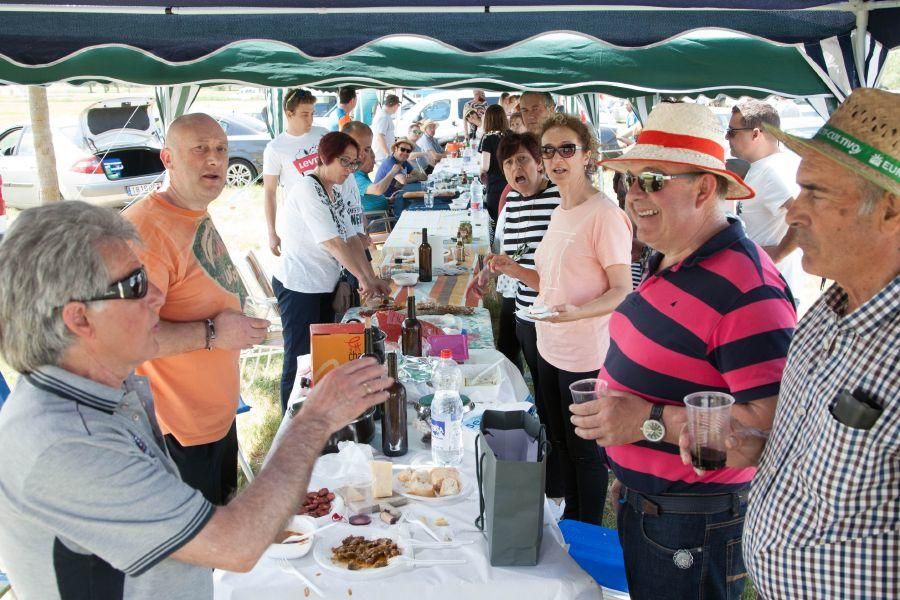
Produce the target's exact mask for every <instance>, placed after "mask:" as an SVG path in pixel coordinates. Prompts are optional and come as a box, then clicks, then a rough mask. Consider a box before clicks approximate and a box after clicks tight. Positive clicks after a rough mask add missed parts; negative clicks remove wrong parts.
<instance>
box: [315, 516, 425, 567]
mask: <svg viewBox="0 0 900 600" xmlns="http://www.w3.org/2000/svg"><path fill="white" fill-rule="evenodd" d="M349 535H361V536H363V537H365V538H366V539H369V540H374V539H377V538H391V539H392V540H394V542H396V543H397V546H399V548H400V553H401V554H402V555H403V556H406V557H408V558H413V554H412V548H411V547H410V546H409V545H408V544H407V543H405V542H404V540H403V539H401V537H400V530H399V529H398V528H396V527H395V528H394V529H384V528H381V527H376V526H372V525H367V526H365V527H354V526H353V525H338V526H336V527H332V528H331V529H329V530H328V531H323V532H322V535H321V536H319V539H318V540H316V547H315V548H313V558H314V559H315V560H316V562H317V563H318V564H319V566H321V567H322V568H323V569H325V570H326V571H330V572H332V573H337V574H339V575H341V576H342V577H346V578H348V579H380V578H382V577H390V576H392V575H395V574H397V573H399V572H402V571H404V570H406V569H408V568H409V563H408V562H404V561H398V560H393V561H389V562H388V566H386V567H380V568H377V569H360V570H359V571H351V570H350V569H348V568H347V567H345V566H344V565H342V564H339V563H335V562H334V561H333V560H331V549H332V548H335V547H337V546H340V545H341V541H342V540H343V539H344V538H346V537H347V536H349Z"/></svg>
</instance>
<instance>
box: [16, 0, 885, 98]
mask: <svg viewBox="0 0 900 600" xmlns="http://www.w3.org/2000/svg"><path fill="white" fill-rule="evenodd" d="M0 13H2V18H0V60H2V62H3V63H5V67H8V68H10V69H11V71H7V74H6V75H5V76H0V80H5V81H7V82H12V83H34V82H35V78H34V77H33V76H31V77H30V76H28V75H27V74H26V73H28V72H29V71H28V69H29V68H30V67H42V66H44V67H49V66H53V67H56V66H58V64H76V63H72V62H70V60H67V59H71V58H73V57H75V56H76V55H81V54H82V53H85V52H86V51H87V53H92V52H93V51H94V50H96V49H103V48H106V49H112V48H120V49H125V48H130V49H133V51H136V52H138V53H142V54H144V55H146V56H148V57H154V58H155V59H158V60H159V61H162V62H165V63H168V64H173V63H177V64H179V65H182V66H184V65H187V64H190V63H192V62H193V61H201V62H205V61H207V60H208V59H210V58H212V57H213V56H214V55H215V54H216V53H218V52H220V51H221V50H222V49H227V48H233V47H236V46H235V45H236V44H240V43H242V42H245V41H248V40H260V41H262V42H272V43H274V44H275V45H282V47H284V48H285V49H286V51H288V50H287V49H291V48H293V49H294V50H296V52H297V53H299V56H302V57H305V58H310V59H311V58H340V57H343V56H344V55H347V54H348V53H352V52H355V51H358V50H359V49H364V48H365V47H366V46H367V45H368V44H372V43H374V42H377V41H379V40H382V39H383V38H385V37H386V36H391V35H397V34H407V35H417V36H420V37H423V38H429V39H433V40H436V41H438V42H440V43H441V44H444V45H446V46H447V47H450V48H453V49H455V50H458V51H459V52H460V54H461V55H464V56H473V55H475V54H478V53H484V52H492V51H497V50H501V49H509V48H511V47H512V46H515V45H517V44H521V43H522V42H523V41H526V40H529V39H531V38H533V37H535V36H539V35H541V34H544V33H547V32H570V33H579V34H581V35H583V36H586V37H587V38H590V39H593V40H595V41H598V42H599V41H602V42H604V43H606V44H608V45H609V46H610V47H611V48H637V47H646V46H651V45H654V44H660V43H663V42H665V41H666V40H669V39H670V38H672V37H673V36H678V35H681V34H683V33H685V32H689V31H693V30H696V29H701V28H703V29H706V28H719V29H723V30H727V31H734V32H742V33H746V34H748V35H751V36H755V37H758V38H761V39H765V40H769V41H774V42H778V43H785V44H796V45H798V47H802V49H803V53H804V55H805V57H806V58H807V60H808V61H809V63H810V64H811V65H815V66H816V68H818V69H819V70H820V71H821V75H822V77H823V79H824V80H825V81H826V83H827V84H828V85H829V87H830V88H831V92H832V93H833V94H834V95H835V96H836V97H837V98H838V100H840V99H842V98H843V97H844V96H845V95H846V94H847V93H849V91H850V89H852V88H854V87H858V86H860V85H873V84H874V83H875V80H876V78H877V75H878V72H879V70H880V68H881V66H882V65H883V63H884V60H885V55H886V51H885V49H890V48H893V47H894V46H896V45H897V44H898V43H900V2H898V0H869V1H863V0H851V1H849V2H837V3H832V2H829V1H828V0H706V1H699V2H698V1H690V0H605V1H599V2H590V1H585V0H571V1H569V0H567V3H566V4H561V5H552V4H543V3H542V0H497V1H495V2H492V3H490V4H489V5H485V4H484V1H483V0H481V1H478V0H420V1H419V2H417V3H416V6H415V9H414V10H411V9H410V7H409V6H408V5H400V4H397V3H395V2H388V1H387V0H343V1H341V2H340V3H336V2H331V3H327V4H326V3H323V2H322V0H226V1H221V0H219V1H214V0H184V1H177V0H79V2H78V4H77V5H53V4H47V3H45V2H42V1H41V0H16V2H15V3H6V2H0ZM230 56H231V58H232V59H233V61H232V62H230V63H227V64H223V63H218V65H219V66H220V67H221V68H222V69H223V72H222V76H223V77H222V79H225V80H240V81H251V80H253V78H252V77H251V78H249V79H245V78H244V77H243V76H242V75H241V74H242V73H243V72H244V70H245V69H246V68H247V66H248V64H249V62H250V61H251V60H252V59H255V58H257V57H256V56H255V55H254V53H253V52H252V51H251V53H250V54H249V56H247V57H246V58H247V59H250V60H242V59H243V58H244V57H242V55H241V53H240V52H238V53H236V54H234V53H233V54H230ZM113 58H117V59H118V60H121V59H122V55H115V56H113ZM289 64H290V63H289ZM105 66H106V67H107V68H109V69H113V70H115V69H116V68H121V63H119V62H108V63H106V65H105ZM270 67H271V68H272V70H273V71H275V70H277V68H278V65H277V64H273V65H270ZM16 68H18V69H16ZM4 70H5V69H4ZM181 72H182V73H183V74H184V75H185V76H191V71H190V70H183V71H181ZM55 73H57V75H56V77H57V79H56V80H58V79H68V78H69V77H67V76H65V75H63V74H60V72H59V71H58V70H57V71H55ZM94 75H99V74H97V73H95V74H94ZM17 77H18V78H17ZM45 81H46V80H45ZM186 82H188V81H187V80H185V79H182V80H179V81H170V82H169V83H186ZM267 84H268V85H271V84H270V83H267ZM282 85H283V84H282ZM644 86H645V87H652V82H651V81H650V80H649V79H648V80H647V81H645V82H644Z"/></svg>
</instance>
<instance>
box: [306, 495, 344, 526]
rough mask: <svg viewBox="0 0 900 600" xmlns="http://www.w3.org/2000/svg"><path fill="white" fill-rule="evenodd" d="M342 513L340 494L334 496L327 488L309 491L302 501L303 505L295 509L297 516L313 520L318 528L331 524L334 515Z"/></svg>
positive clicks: (342, 505) (342, 501)
mask: <svg viewBox="0 0 900 600" xmlns="http://www.w3.org/2000/svg"><path fill="white" fill-rule="evenodd" d="M343 511H344V499H343V498H341V496H340V494H335V493H334V492H332V491H331V490H329V489H328V488H321V489H318V490H310V491H308V492H307V493H306V498H304V499H303V504H301V505H300V508H298V509H297V514H298V515H304V516H307V517H311V518H313V519H315V521H316V523H317V524H318V526H319V527H322V526H323V525H327V524H328V523H331V522H332V521H333V520H334V519H332V516H333V515H334V514H336V513H337V514H341V513H343Z"/></svg>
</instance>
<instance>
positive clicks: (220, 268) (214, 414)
mask: <svg viewBox="0 0 900 600" xmlns="http://www.w3.org/2000/svg"><path fill="white" fill-rule="evenodd" d="M123 216H124V217H125V218H126V219H128V220H129V221H131V223H133V224H134V226H135V228H137V230H138V233H140V235H141V238H142V239H143V241H144V244H143V246H140V247H137V248H136V251H137V254H138V256H139V257H140V259H141V260H142V261H143V263H144V266H145V267H146V268H147V273H148V274H149V275H150V281H151V282H152V283H153V284H154V285H155V286H156V287H158V288H159V289H160V290H161V291H162V294H163V296H165V303H164V304H163V306H162V308H160V310H159V316H160V318H161V319H163V320H165V321H173V322H191V321H201V320H204V319H212V318H214V317H215V316H216V315H218V314H219V313H220V312H222V311H223V310H225V309H229V308H230V309H234V310H242V307H243V305H244V301H245V300H246V298H247V290H246V289H245V288H244V284H243V282H242V281H241V278H240V275H239V274H238V270H237V268H236V267H235V266H234V263H232V262H231V257H230V256H229V255H228V249H227V248H226V247H225V243H224V242H223V241H222V238H221V237H220V236H219V232H218V231H216V227H215V225H213V222H212V220H211V219H210V218H209V213H207V212H206V211H193V210H187V209H183V208H178V207H176V206H173V205H172V204H169V203H168V202H167V201H166V200H164V199H163V197H162V195H160V194H158V193H154V194H150V195H149V196H147V197H146V198H144V199H143V200H139V201H138V202H136V203H135V204H133V205H132V206H131V207H129V208H128V209H127V210H125V212H124V213H123ZM239 354H240V351H239V350H222V349H219V348H216V349H214V350H206V349H200V350H194V351H192V352H185V353H183V354H176V355H173V356H165V357H161V358H154V359H153V360H149V361H147V362H145V363H143V364H142V365H141V366H139V367H138V368H137V373H138V374H140V375H143V376H145V377H147V378H148V379H149V380H150V387H151V389H152V390H153V396H154V398H155V399H156V416H157V418H158V419H159V425H160V427H161V429H162V431H163V433H171V434H172V435H174V436H175V438H176V439H177V440H178V442H179V443H180V444H182V445H183V446H196V445H199V444H208V443H210V442H215V441H218V440H220V439H222V438H223V437H225V434H226V433H228V430H229V429H230V428H231V424H232V423H233V422H234V415H235V410H236V409H237V404H238V396H239V395H240V378H239V372H238V357H239Z"/></svg>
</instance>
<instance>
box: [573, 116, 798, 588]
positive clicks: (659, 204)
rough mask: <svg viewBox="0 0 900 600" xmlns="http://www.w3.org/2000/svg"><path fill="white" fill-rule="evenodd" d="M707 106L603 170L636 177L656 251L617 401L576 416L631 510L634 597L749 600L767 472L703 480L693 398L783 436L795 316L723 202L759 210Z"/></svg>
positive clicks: (627, 544) (612, 328) (634, 298)
mask: <svg viewBox="0 0 900 600" xmlns="http://www.w3.org/2000/svg"><path fill="white" fill-rule="evenodd" d="M723 139H724V136H723V135H722V127H721V124H720V123H719V121H718V119H717V118H716V116H715V115H714V114H713V113H712V111H710V110H709V109H708V108H706V107H704V106H700V105H697V104H688V103H684V104H665V103H664V104H660V105H659V106H657V107H656V108H655V109H654V110H653V112H652V113H651V114H650V115H649V117H648V118H647V122H646V123H645V125H644V129H643V130H642V132H641V134H640V136H639V137H638V140H637V142H636V143H635V145H634V146H633V147H632V148H631V149H629V150H628V151H627V152H625V154H624V155H623V156H622V157H620V158H615V159H610V160H606V161H604V162H603V163H602V164H603V165H604V166H606V167H609V168H612V169H614V170H616V171H620V172H622V173H624V175H625V181H626V184H627V186H628V194H627V196H626V209H627V211H628V214H629V216H630V217H631V218H632V220H633V221H634V222H635V223H637V232H638V233H637V234H638V237H639V238H640V240H641V241H642V242H644V243H646V244H647V245H649V246H651V247H652V248H654V250H655V251H656V253H655V254H654V255H653V256H651V258H650V260H649V264H648V274H647V275H646V277H645V278H644V280H643V281H642V282H641V284H640V285H639V286H638V288H637V289H636V290H635V291H634V292H633V293H632V294H631V295H630V296H628V297H627V298H626V299H625V300H624V301H623V302H622V303H621V304H620V305H619V307H618V308H617V309H616V311H615V312H614V313H613V315H612V318H611V319H610V323H609V333H610V344H609V351H608V352H607V354H606V358H605V361H604V364H603V368H602V370H601V371H600V375H599V377H600V378H601V379H604V380H605V381H606V382H607V383H608V385H609V390H610V392H609V393H608V394H603V395H602V397H601V398H600V399H598V400H594V401H592V402H586V403H583V404H573V405H572V406H571V407H570V410H571V411H572V413H574V415H575V416H574V417H573V418H572V421H573V422H574V423H575V426H576V430H575V431H576V433H577V434H578V435H580V436H581V437H584V438H586V439H594V440H596V441H597V443H598V444H600V445H601V446H604V447H605V450H606V455H607V457H608V459H609V462H610V466H611V467H612V470H613V472H614V473H615V476H616V480H617V482H616V485H615V486H614V488H613V491H612V492H611V497H612V498H613V499H614V500H615V499H617V498H618V499H620V501H619V503H618V504H616V506H617V508H618V523H619V528H618V531H619V539H620V541H621V542H622V549H623V551H624V555H625V572H626V575H627V577H628V589H629V593H630V594H631V597H632V598H634V599H635V600H641V599H647V600H651V599H652V600H656V599H658V598H700V597H702V598H723V599H724V598H731V597H734V598H737V597H740V594H741V591H742V589H743V586H744V583H745V582H746V571H745V569H744V565H743V559H742V557H741V553H740V540H741V532H742V529H743V523H744V514H745V512H746V509H747V492H748V490H749V487H750V481H751V479H752V478H753V475H754V473H755V470H754V469H753V468H748V467H746V466H744V467H741V468H738V467H736V466H733V465H726V466H724V468H721V469H719V470H716V471H713V472H711V473H709V474H708V475H707V476H706V477H703V478H699V477H698V476H697V475H696V473H694V471H693V469H692V468H691V467H690V466H686V465H684V464H682V462H681V459H680V457H679V455H678V445H677V444H678V441H679V434H680V432H681V428H682V425H683V424H684V423H685V422H686V419H687V409H686V407H685V404H684V399H685V396H686V395H688V394H690V393H693V392H700V391H709V390H712V391H718V392H724V393H727V394H729V395H731V396H732V397H734V399H735V406H734V408H733V409H732V413H733V414H734V415H735V416H736V417H737V418H738V419H740V420H741V421H742V422H744V423H746V424H747V425H748V426H751V427H755V428H758V429H766V428H768V427H770V426H771V423H772V417H773V415H774V413H775V401H776V399H777V394H778V387H779V383H780V381H781V371H782V368H783V366H784V362H785V357H786V356H787V348H788V344H789V342H790V337H791V333H792V332H793V328H794V325H795V323H796V313H795V311H794V306H793V302H792V301H791V297H790V292H789V291H788V290H787V287H786V285H785V283H784V280H783V279H782V278H781V276H780V275H779V273H778V270H777V269H776V268H775V265H774V264H773V263H772V260H771V259H770V258H769V256H768V255H767V254H766V253H765V252H763V251H762V249H761V248H760V247H759V246H757V245H756V244H755V243H753V242H752V241H751V240H749V239H748V238H747V237H746V235H745V233H744V228H743V227H742V226H741V224H740V223H739V222H737V221H736V220H729V219H728V218H727V217H726V216H725V214H724V213H723V212H722V210H721V200H723V199H746V200H747V201H748V202H753V200H751V199H750V198H752V197H753V191H752V190H751V189H750V188H749V187H748V186H747V185H746V184H745V183H744V182H743V181H742V180H741V178H740V177H739V176H738V175H736V174H735V173H733V172H731V171H728V170H727V169H726V168H725V148H724V146H723V142H722V140H723Z"/></svg>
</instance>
